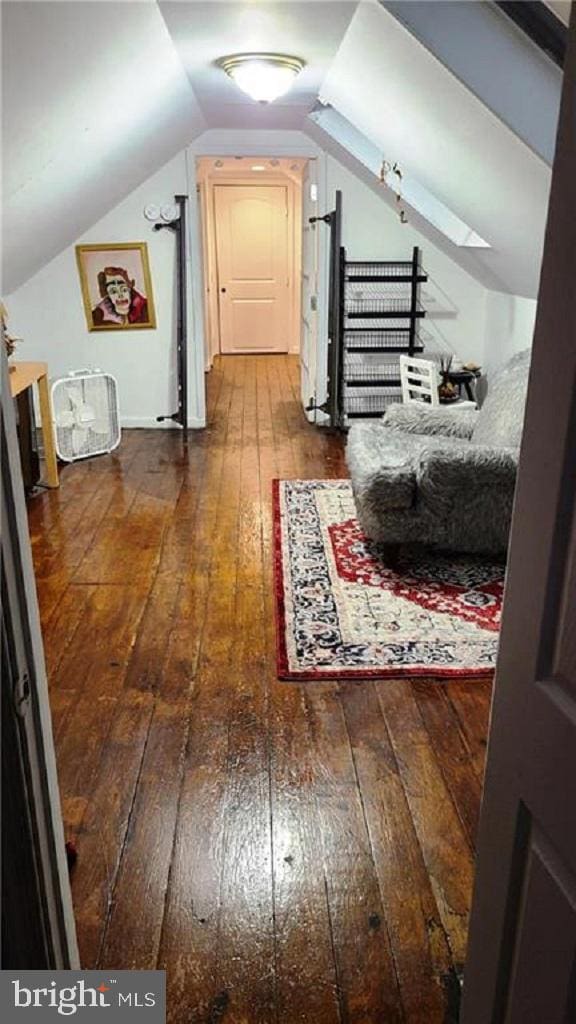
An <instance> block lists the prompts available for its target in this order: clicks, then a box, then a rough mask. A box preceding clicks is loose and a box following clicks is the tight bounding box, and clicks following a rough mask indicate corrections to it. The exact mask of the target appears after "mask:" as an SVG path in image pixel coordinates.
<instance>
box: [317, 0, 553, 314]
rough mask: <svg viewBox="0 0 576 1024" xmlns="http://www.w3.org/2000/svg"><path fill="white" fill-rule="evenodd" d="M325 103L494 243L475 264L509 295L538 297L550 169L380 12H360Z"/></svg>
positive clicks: (366, 5) (370, 8) (372, 6)
mask: <svg viewBox="0 0 576 1024" xmlns="http://www.w3.org/2000/svg"><path fill="white" fill-rule="evenodd" d="M321 99H322V100H323V101H325V102H328V103H330V104H331V105H332V106H333V107H334V108H335V109H336V110H338V111H339V112H340V113H341V114H343V115H344V117H345V118H347V119H348V121H350V122H352V124H353V125H355V126H356V128H357V129H359V130H360V131H361V132H362V133H363V134H364V135H366V136H367V138H368V139H369V140H370V141H371V142H372V143H373V144H375V145H376V146H377V147H378V149H379V150H380V151H381V153H382V156H383V157H384V158H386V160H388V161H389V162H390V163H391V164H393V163H394V162H395V161H397V162H398V164H399V166H400V168H401V170H402V171H403V172H404V173H405V174H406V175H409V176H410V177H412V178H414V179H415V180H416V181H418V182H420V183H421V184H422V185H423V186H424V187H425V188H426V189H428V190H429V191H430V193H432V194H433V195H434V196H436V197H437V198H438V199H439V200H441V201H442V202H443V203H445V204H446V206H447V207H449V208H450V209H451V210H453V212H454V213H455V214H456V215H457V216H458V217H460V218H461V219H462V220H463V221H465V222H466V223H467V224H468V225H469V226H470V227H471V228H472V229H473V230H474V231H476V232H478V233H479V234H480V235H481V236H482V238H483V239H485V240H486V241H487V242H488V243H489V245H490V249H481V250H480V249H479V250H476V251H475V252H474V260H475V261H477V262H478V263H480V264H483V265H484V266H485V267H486V269H487V270H489V272H490V274H491V276H492V277H493V278H495V279H496V280H498V281H499V282H500V287H501V288H502V290H505V291H509V292H511V293H513V294H517V295H524V296H530V297H532V296H535V295H536V294H537V289H538V280H539V274H540V262H541V254H542V245H543V238H544V229H545V222H546V210H547V201H548V192H549V186H550V170H549V168H548V166H547V165H546V163H545V162H544V160H542V158H541V157H539V156H537V155H536V154H535V153H534V152H533V151H532V150H531V149H529V148H528V146H527V145H526V144H525V143H524V142H522V141H521V140H520V139H519V138H518V137H517V136H516V135H515V134H514V133H513V132H512V131H511V130H510V128H508V127H507V126H506V125H504V124H503V123H502V122H501V121H500V120H499V119H498V118H497V117H496V115H495V114H494V113H492V112H491V111H490V110H488V109H487V108H486V107H485V106H484V104H483V103H482V102H481V101H480V100H479V99H478V98H477V97H476V96H475V95H474V94H473V93H472V92H470V91H469V90H468V89H467V88H465V87H464V86H463V85H462V83H461V82H459V81H458V79H457V78H456V77H455V76H454V75H453V74H452V73H451V72H450V71H449V70H448V69H447V68H446V67H444V66H443V65H442V64H441V63H440V62H439V61H438V60H437V59H436V58H435V57H434V56H433V55H432V54H431V53H430V52H429V51H428V50H427V49H426V48H425V47H424V46H423V45H422V44H421V43H420V42H418V41H417V40H416V39H415V38H414V36H413V35H411V33H410V32H409V31H408V30H407V29H406V28H405V27H404V26H403V25H401V24H400V23H399V21H398V20H397V19H396V18H395V17H394V16H393V15H392V14H391V13H389V12H388V11H387V10H385V9H384V8H383V7H382V6H381V5H380V4H378V3H376V2H371V0H364V2H363V3H361V4H360V6H359V7H358V9H357V11H356V13H355V15H354V18H353V19H352V22H351V24H350V27H349V30H348V32H347V34H346V36H345V38H344V40H343V42H342V44H341V46H340V48H339V50H338V53H337V55H336V57H335V59H334V61H333V62H332V65H331V67H330V71H329V72H328V75H327V77H326V78H325V80H324V83H323V86H322V90H321ZM457 252H458V249H457V247H454V253H455V258H457Z"/></svg>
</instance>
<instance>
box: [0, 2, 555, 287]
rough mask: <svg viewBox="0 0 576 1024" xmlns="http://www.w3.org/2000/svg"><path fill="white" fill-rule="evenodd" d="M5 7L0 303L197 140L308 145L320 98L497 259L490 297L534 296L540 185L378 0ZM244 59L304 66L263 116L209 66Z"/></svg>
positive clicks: (543, 189)
mask: <svg viewBox="0 0 576 1024" xmlns="http://www.w3.org/2000/svg"><path fill="white" fill-rule="evenodd" d="M1 6H2V22H3V47H4V55H3V57H4V59H3V89H4V94H3V108H4V110H3V113H4V124H3V142H4V176H5V179H4V180H5V188H4V194H5V214H4V241H5V245H4V289H5V291H7V292H9V291H11V290H13V289H14V288H15V287H17V286H18V285H19V284H21V283H22V282H23V281H25V280H26V279H27V278H28V277H30V276H31V275H32V274H33V273H35V271H36V270H38V269H39V268H40V267H41V266H42V265H43V264H45V263H46V262H48V261H49V260H50V259H51V258H53V257H54V256H55V255H57V253H58V252H60V251H62V249H64V248H65V247H66V246H67V245H70V244H71V243H72V242H74V241H75V239H76V238H78V237H79V236H80V235H81V234H82V233H83V232H84V231H86V230H87V229H88V228H89V227H90V226H91V225H92V224H94V223H96V222H97V221H98V220H99V219H100V218H101V217H102V216H103V215H104V214H105V213H106V212H107V211H108V210H110V209H112V208H113V207H114V206H115V205H116V204H117V203H118V202H120V200H121V199H122V198H123V197H124V196H125V195H127V194H129V192H131V191H132V190H133V189H134V188H136V187H137V186H138V185H139V184H140V183H141V182H143V181H145V180H146V178H147V177H149V176H150V175H151V174H152V173H153V172H154V171H155V170H157V169H159V168H160V167H161V166H162V165H163V164H164V163H165V162H166V161H167V160H168V159H170V157H171V156H173V155H174V154H175V153H177V152H178V151H179V150H181V149H183V148H184V147H185V146H186V145H187V144H188V143H190V142H191V141H192V140H193V139H194V138H196V137H198V136H199V135H200V134H202V133H203V132H204V131H206V130H210V129H229V130H230V129H235V131H236V133H238V132H239V131H240V132H241V131H246V130H248V129H256V128H258V129H265V130H266V132H265V133H264V134H266V133H269V138H270V140H272V139H276V138H281V137H282V132H284V131H286V130H293V129H300V130H301V131H307V132H308V134H310V136H311V137H314V131H313V129H314V126H313V125H312V124H311V122H310V121H309V120H308V118H307V114H308V111H309V110H310V109H311V107H312V106H313V105H314V103H315V101H316V100H317V97H318V94H319V93H321V94H322V95H323V96H324V97H325V98H326V99H327V100H329V101H330V102H331V103H332V104H333V105H334V107H335V108H336V109H337V110H339V111H340V112H341V113H342V114H343V115H344V116H345V117H347V118H348V119H349V120H350V121H351V122H352V123H353V124H354V125H355V126H356V127H357V128H358V129H359V130H360V131H362V132H364V133H365V134H366V136H367V137H368V138H369V139H371V140H372V142H373V143H374V144H375V145H377V146H378V147H379V148H380V149H382V152H383V153H385V154H386V156H387V157H388V158H389V159H392V160H398V161H399V163H400V165H401V166H402V167H404V168H405V169H406V171H407V172H408V173H409V174H411V176H412V177H414V178H415V179H417V180H418V181H420V182H421V183H422V184H423V185H425V186H426V187H427V188H428V189H429V191H430V192H432V193H434V194H435V195H436V196H438V198H439V199H441V200H442V201H443V202H445V203H446V205H447V206H449V207H450V208H451V209H453V210H454V212H455V213H456V214H457V215H458V216H459V217H461V218H462V220H464V221H466V223H468V224H469V225H470V226H471V228H472V229H473V230H475V231H477V232H478V233H479V234H480V235H482V236H483V237H484V238H485V239H486V240H487V241H488V242H489V243H490V244H491V245H492V250H491V251H490V252H489V253H483V254H478V257H477V258H478V259H484V260H486V261H490V263H489V264H488V263H487V264H486V265H485V267H484V268H483V269H487V268H488V266H489V269H490V275H491V276H492V279H494V280H497V281H499V282H500V283H501V287H502V289H503V290H509V291H512V292H514V293H517V294H524V295H533V294H535V293H536V288H537V280H538V271H539V263H540V253H541V245H542V236H543V231H544V220H545V215H546V206H547V196H548V186H549V171H548V170H547V168H546V167H545V166H544V164H543V163H542V161H541V160H539V158H537V157H535V156H534V154H533V153H532V152H530V151H529V150H528V149H527V147H526V146H525V145H524V144H523V143H521V142H520V141H519V140H518V139H517V138H516V137H515V136H514V134H513V133H512V132H511V131H510V129H509V128H506V127H505V126H504V125H503V124H502V123H501V122H500V121H499V120H498V119H497V118H496V116H495V115H494V114H492V113H490V112H489V111H488V110H487V109H486V108H485V107H484V106H483V105H482V103H481V102H480V101H479V100H477V99H476V98H475V97H474V96H473V95H472V94H471V93H470V92H469V91H468V90H467V89H466V87H465V86H463V85H462V83H460V82H459V81H458V80H457V79H456V78H455V77H454V76H453V75H452V74H451V73H450V72H449V71H448V70H447V69H446V68H445V67H443V65H441V64H440V63H439V62H438V61H437V60H436V58H435V57H433V56H432V55H431V54H430V53H429V52H428V51H427V50H426V49H425V48H424V47H423V46H422V45H421V44H420V43H419V42H417V40H416V39H415V38H414V37H413V36H412V35H411V34H410V33H409V32H408V31H407V30H406V29H405V28H403V27H402V26H401V25H400V24H399V22H398V21H397V20H396V19H395V18H394V17H393V16H392V15H391V14H389V13H388V12H387V11H385V10H384V9H383V8H382V7H381V6H380V5H379V4H378V3H376V2H373V0H364V2H362V3H361V4H360V5H359V4H358V3H357V2H356V0H353V2H349V0H310V2H305V0H283V2H275V0H270V2H269V0H237V2H229V0H222V2H220V0H211V2H206V0H198V2H196V0H181V2H174V0H166V2H164V0H159V2H158V3H156V2H155V0H148V2H141V0H131V2H128V3H127V2H123V0H106V2H102V0H82V2H80V0H76V2H74V0H72V2H66V0H64V2H58V0H44V2H29V0H17V2H8V3H6V2H3V3H2V5H1ZM527 45H528V44H527ZM254 49H257V50H267V51H279V52H284V53H292V54H294V55H296V56H299V57H302V58H303V59H304V60H305V61H306V62H307V66H306V68H305V70H304V71H303V72H302V74H301V75H300V76H299V77H298V79H297V80H296V82H295V85H294V88H293V89H292V90H291V91H290V93H289V94H288V95H287V97H284V98H282V99H281V100H280V101H278V102H276V103H274V104H271V105H269V106H262V105H260V104H258V103H256V102H254V101H253V100H251V99H250V98H249V97H247V96H245V95H244V94H243V93H241V92H240V91H239V90H238V89H237V87H236V86H235V85H234V83H233V82H232V81H230V80H229V79H228V78H227V76H226V75H225V74H224V72H222V71H221V70H220V69H219V68H218V67H216V66H215V65H214V62H215V60H216V59H217V58H219V57H222V56H224V55H226V54H228V53H232V52H241V51H243V50H254ZM233 136H234V132H232V131H230V138H231V139H232V138H233ZM280 150H281V147H280V148H279V152H280ZM227 151H228V152H230V150H227ZM262 151H267V152H270V150H269V149H267V148H266V147H264V146H263V147H262ZM205 152H206V150H205ZM453 257H454V259H456V260H459V258H460V256H459V252H458V248H457V247H456V246H454V253H453ZM478 267H479V269H480V264H478ZM467 269H470V268H469V266H467ZM478 276H479V277H481V276H482V275H480V274H479V275H478ZM483 276H484V278H485V277H486V275H485V274H484V275H483Z"/></svg>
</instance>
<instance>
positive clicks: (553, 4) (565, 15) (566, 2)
mask: <svg viewBox="0 0 576 1024" xmlns="http://www.w3.org/2000/svg"><path fill="white" fill-rule="evenodd" d="M544 3H545V4H546V6H547V7H549V8H550V10H551V11H554V14H555V15H556V17H557V18H560V21H563V22H564V24H565V25H568V24H569V23H570V12H571V10H572V0H544Z"/></svg>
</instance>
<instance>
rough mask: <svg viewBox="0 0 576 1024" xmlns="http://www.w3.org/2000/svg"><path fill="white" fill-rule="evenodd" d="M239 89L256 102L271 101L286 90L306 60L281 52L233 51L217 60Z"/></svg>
mask: <svg viewBox="0 0 576 1024" xmlns="http://www.w3.org/2000/svg"><path fill="white" fill-rule="evenodd" d="M217 63H218V65H219V67H221V68H223V70H224V71H225V72H226V74H227V75H229V76H230V78H231V79H232V80H233V81H234V82H235V83H236V85H237V86H238V88H239V89H242V92H245V93H247V95H248V96H251V97H252V99H253V100H258V102H259V103H272V102H273V100H276V99H278V97H279V96H283V95H284V93H286V92H288V89H289V88H290V86H291V85H292V84H293V82H294V79H295V78H296V76H297V75H299V74H300V72H301V71H302V68H303V67H304V64H305V62H304V61H303V60H300V58H299V57H289V56H287V55H285V54H280V53H236V54H233V55H232V56H230V57H222V58H221V59H220V60H219V61H217Z"/></svg>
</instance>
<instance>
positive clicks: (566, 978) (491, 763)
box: [461, 17, 576, 1024]
mask: <svg viewBox="0 0 576 1024" xmlns="http://www.w3.org/2000/svg"><path fill="white" fill-rule="evenodd" d="M575 124H576V18H574V17H573V18H572V29H571V36H570V44H569V49H568V55H567V58H566V63H565V81H564V91H563V99H562V107H561V112H560V127H559V134H558V141H557V149H556V159H555V163H554V169H553V177H552V191H551V197H550V206H549V212H548V226H547V232H546V241H545V247H544V263H543V268H542V276H541V281H540V294H539V299H538V313H537V318H536V330H535V336H534V350H533V358H532V369H531V375H530V384H529V390H528V403H527V407H526V421H525V429H524V438H523V444H522V453H521V459H520V470H519V476H518V486H517V492H516V503H515V509H514V520H513V528H512V541H511V550H510V561H509V571H508V581H507V587H506V598H505V603H504V620H503V625H502V636H501V646H500V654H499V659H498V667H497V673H496V684H495V696H494V703H493V708H492V722H491V731H490V741H489V748H488V762H487V770H486V781H485V790H484V801H483V808H482V817H481V823H480V834H479V848H478V863H477V875H476V890H475V895H474V902H473V909H472V918H471V927H470V941H469V952H468V963H467V966H466V972H465V976H464V1002H463V1007H462V1011H463V1012H462V1016H461V1024H496V1022H499V1024H500V1022H502V1024H571V1022H574V1021H576V307H575V304H574V288H573V282H574V273H575V269H576V266H575V259H576V191H575V189H574V182H575V181H576V134H575V130H574V125H575ZM472 685H473V684H472Z"/></svg>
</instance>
